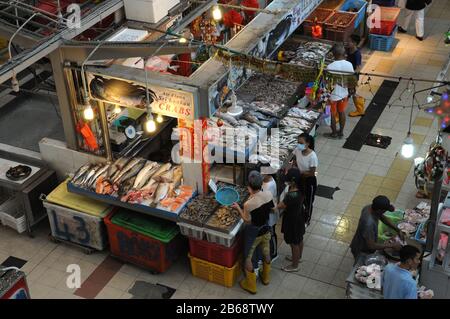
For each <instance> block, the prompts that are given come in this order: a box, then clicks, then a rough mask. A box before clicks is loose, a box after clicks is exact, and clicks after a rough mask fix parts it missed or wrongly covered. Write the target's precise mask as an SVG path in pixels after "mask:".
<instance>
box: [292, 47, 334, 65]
mask: <svg viewBox="0 0 450 319" xmlns="http://www.w3.org/2000/svg"><path fill="white" fill-rule="evenodd" d="M331 48H332V46H331V45H330V44H326V43H322V42H315V41H312V42H305V43H302V44H301V45H300V46H299V47H298V48H297V50H296V51H295V56H294V58H292V59H291V60H290V61H289V63H292V64H297V65H303V66H308V67H313V66H316V65H318V64H320V62H321V61H322V59H324V58H325V65H328V64H330V63H331V62H333V54H332V53H331V52H330V51H331Z"/></svg>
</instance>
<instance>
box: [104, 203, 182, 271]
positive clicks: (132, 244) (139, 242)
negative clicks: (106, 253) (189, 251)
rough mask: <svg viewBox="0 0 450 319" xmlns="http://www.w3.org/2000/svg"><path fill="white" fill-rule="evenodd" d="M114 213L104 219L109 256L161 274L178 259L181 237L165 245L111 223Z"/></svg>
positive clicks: (178, 236)
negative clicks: (109, 250)
mask: <svg viewBox="0 0 450 319" xmlns="http://www.w3.org/2000/svg"><path fill="white" fill-rule="evenodd" d="M114 213H115V211H113V212H111V213H110V214H109V215H108V216H106V217H105V218H104V221H105V225H106V229H107V231H108V238H109V245H110V249H111V254H112V255H113V256H115V257H117V258H119V259H121V260H123V261H125V262H129V263H132V264H135V265H137V266H140V267H143V268H146V269H150V270H153V271H155V272H159V273H162V272H164V271H166V270H167V269H168V268H169V267H170V266H171V265H172V263H173V262H174V261H175V260H176V259H177V258H178V256H179V253H180V248H181V245H182V237H181V235H180V234H178V235H177V236H176V237H175V238H174V239H172V241H170V242H169V243H168V244H165V243H163V242H161V241H159V240H156V239H154V238H151V237H148V236H144V235H142V234H140V233H136V232H134V231H132V230H129V229H126V228H124V227H121V226H119V225H115V224H113V223H112V222H111V218H112V217H113V216H114Z"/></svg>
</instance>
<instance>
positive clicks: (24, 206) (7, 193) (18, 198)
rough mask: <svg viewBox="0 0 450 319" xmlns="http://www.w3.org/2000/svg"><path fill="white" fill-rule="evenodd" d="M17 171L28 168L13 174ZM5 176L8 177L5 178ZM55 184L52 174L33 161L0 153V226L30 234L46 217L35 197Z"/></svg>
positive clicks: (31, 234)
mask: <svg viewBox="0 0 450 319" xmlns="http://www.w3.org/2000/svg"><path fill="white" fill-rule="evenodd" d="M14 168H16V169H17V172H19V171H22V172H24V171H25V170H26V169H28V170H29V174H28V176H23V177H21V176H19V177H18V178H16V177H14V173H11V174H9V173H8V172H14ZM8 176H9V177H8ZM55 186H56V174H55V172H54V171H53V170H51V169H48V168H46V167H44V165H43V163H42V162H40V161H37V160H31V159H28V158H24V157H22V156H20V155H17V154H13V153H8V152H6V151H5V152H3V153H2V156H1V157H0V225H4V226H7V227H10V228H13V229H14V230H16V231H17V232H18V233H23V232H25V231H26V232H27V233H28V235H29V236H31V237H32V236H33V233H32V231H33V229H34V228H35V227H36V226H37V225H38V224H39V223H40V222H41V221H42V220H44V219H45V217H46V212H45V208H44V206H43V205H42V203H41V201H40V200H39V197H40V196H41V194H48V193H49V192H51V190H52V189H53V188H54V187H55Z"/></svg>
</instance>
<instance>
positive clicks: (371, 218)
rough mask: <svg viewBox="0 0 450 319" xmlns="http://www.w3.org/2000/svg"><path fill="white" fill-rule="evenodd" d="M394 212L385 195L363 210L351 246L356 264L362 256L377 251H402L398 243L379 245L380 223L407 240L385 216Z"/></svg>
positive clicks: (378, 197) (376, 198)
mask: <svg viewBox="0 0 450 319" xmlns="http://www.w3.org/2000/svg"><path fill="white" fill-rule="evenodd" d="M394 210H395V208H394V206H392V205H391V203H390V201H389V199H388V198H387V197H386V196H383V195H380V196H377V197H375V198H374V199H373V201H372V205H368V206H366V207H364V208H363V209H362V211H361V217H360V218H359V223H358V228H357V229H356V233H355V235H354V236H353V240H352V242H351V244H350V249H351V252H352V254H353V257H354V258H355V264H356V262H357V260H358V258H359V257H360V256H361V255H365V254H373V253H374V252H375V251H377V250H383V249H385V248H393V249H395V250H400V248H401V245H400V244H398V243H395V244H392V243H386V244H380V243H378V221H381V222H382V223H384V224H385V225H387V226H389V227H390V228H392V229H394V230H395V231H396V232H397V233H398V234H399V236H400V238H402V239H404V238H405V235H404V233H403V232H402V231H401V230H400V229H398V227H397V226H395V225H394V224H393V223H392V222H391V221H390V220H389V219H388V218H387V217H386V216H384V215H383V214H384V213H385V212H386V211H390V212H393V211H394Z"/></svg>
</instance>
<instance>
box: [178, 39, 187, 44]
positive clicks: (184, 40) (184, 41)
mask: <svg viewBox="0 0 450 319" xmlns="http://www.w3.org/2000/svg"><path fill="white" fill-rule="evenodd" d="M178 41H179V42H180V43H186V42H187V40H186V38H180V40H178Z"/></svg>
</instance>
